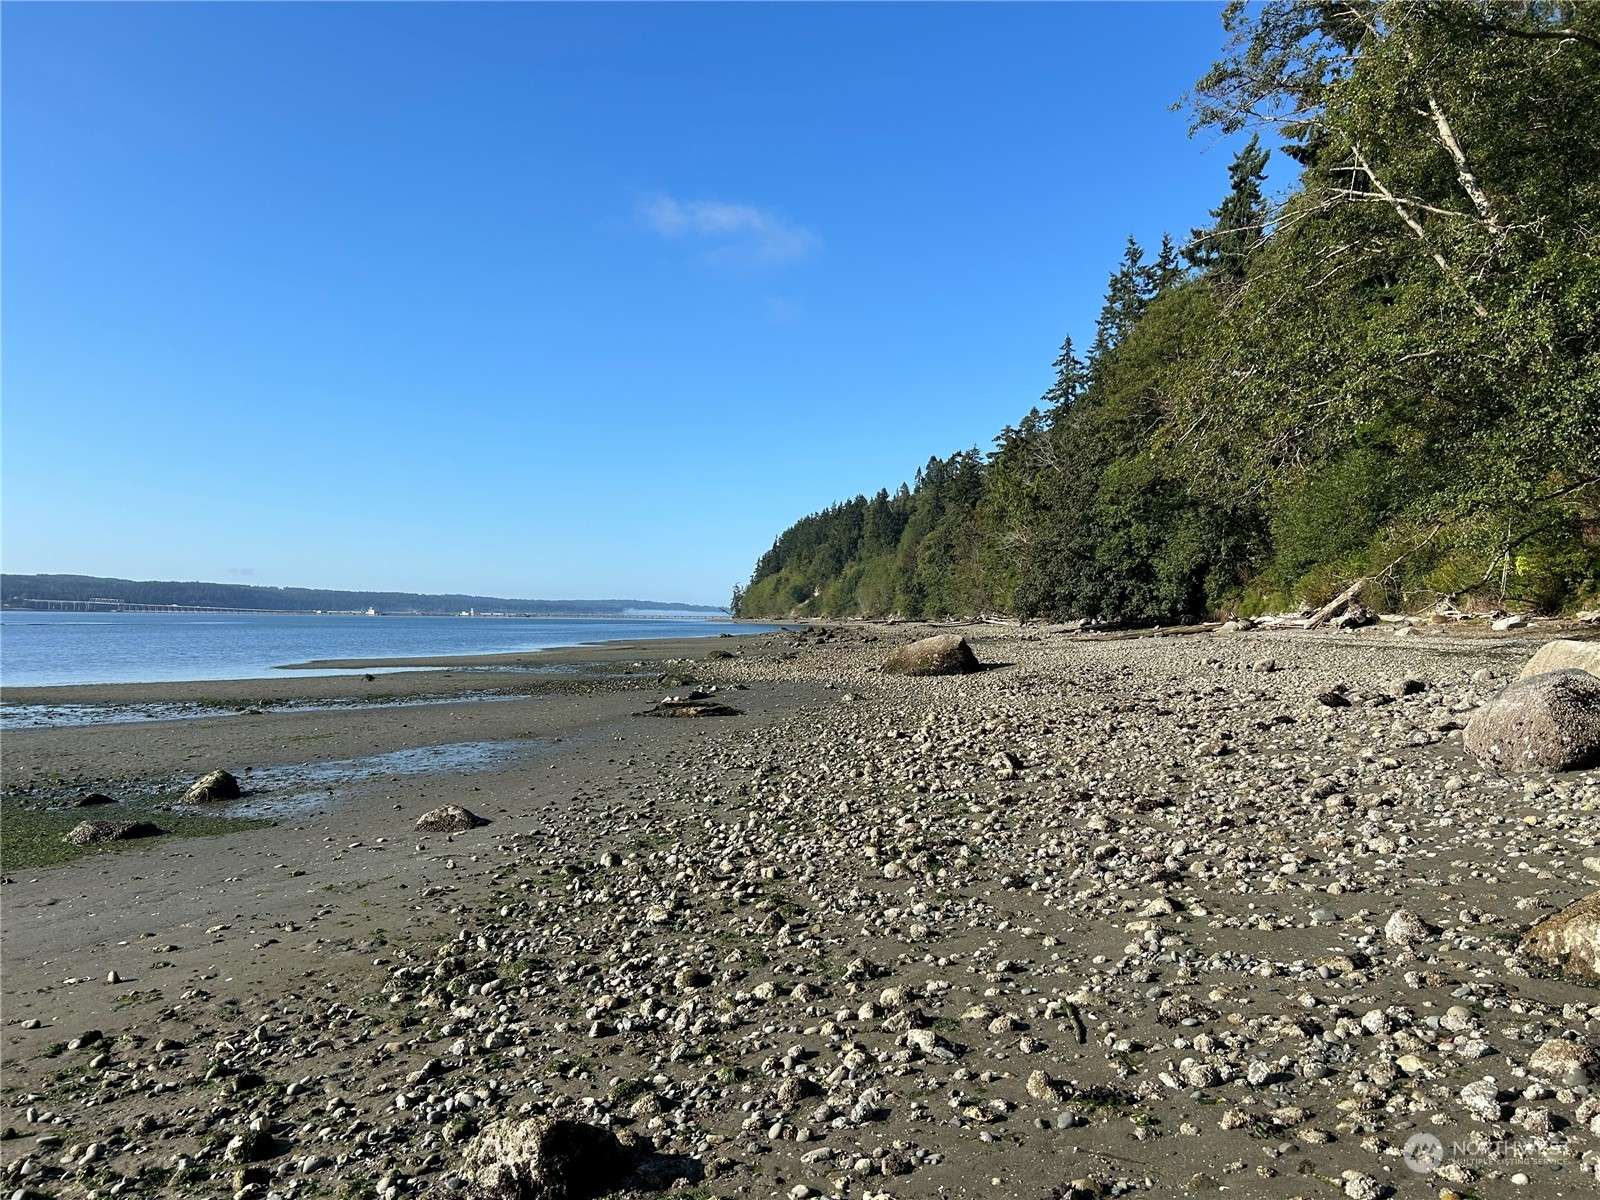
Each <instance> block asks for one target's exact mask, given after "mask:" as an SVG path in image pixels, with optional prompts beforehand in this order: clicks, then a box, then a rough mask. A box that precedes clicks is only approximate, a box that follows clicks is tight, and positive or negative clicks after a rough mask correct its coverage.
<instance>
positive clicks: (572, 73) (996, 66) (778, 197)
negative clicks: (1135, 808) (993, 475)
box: [3, 4, 1292, 603]
mask: <svg viewBox="0 0 1600 1200" xmlns="http://www.w3.org/2000/svg"><path fill="white" fill-rule="evenodd" d="M1217 12H1218V10H1217V8H1216V7H1215V6H1213V5H1208V4H1185V5H1154V4H1143V5H1120V6H1116V5H1055V6H1044V5H1026V6H1014V7H988V6H985V7H955V6H941V7H920V6H911V5H893V6H878V7H866V6H848V7H846V6H837V7H811V6H803V5H783V6H722V5H718V6H705V7H700V6H650V7H634V6H624V5H583V6H577V5H559V6H528V5H474V6H468V5H344V6H334V5H310V4H273V5H259V6H257V5H249V6H246V5H233V4H211V5H152V6H139V5H106V6H100V5H65V4H59V5H58V4H28V5H17V4H10V5H7V6H6V7H5V10H4V64H3V65H4V85H3V86H4V94H3V103H4V130H3V133H4V150H3V154H4V161H3V166H4V217H3V220H4V268H3V270H4V279H3V283H4V314H3V315H4V377H3V384H4V427H3V433H4V496H3V499H4V538H5V541H4V565H5V569H7V570H9V571H17V572H27V571H74V572H83V573H90V574H105V575H121V576H131V577H137V578H199V579H216V580H224V581H229V580H232V581H240V582H257V583H272V584H300V585H310V586H330V587H387V588H399V589H407V590H417V591H444V590H452V591H453V590H462V591H472V592H481V593H489V594H498V595H511V596H540V597H570V596H617V595H626V596H637V597H648V598H658V599H671V600H685V601H701V602H714V603H721V602H723V601H724V600H725V599H726V597H727V594H728V590H729V587H730V585H731V584H733V583H734V582H735V581H737V580H742V579H743V578H744V577H745V576H747V575H748V573H749V570H750V567H751V565H752V563H753V561H754V559H755V557H756V555H757V554H759V553H760V552H761V551H762V550H763V549H764V548H765V547H766V546H767V545H769V544H770V543H771V540H772V538H773V536H774V535H775V534H776V533H777V532H778V531H779V530H780V529H782V528H783V527H784V526H786V525H787V524H789V523H790V522H791V521H793V520H794V519H795V518H797V517H799V516H801V515H803V514H805V513H806V512H809V511H811V510H813V509H816V508H819V507H822V506H824V505H826V504H828V503H830V502H832V501H834V500H837V499H842V498H845V497H848V496H850V495H853V494H855V493H856V492H859V491H867V492H871V491H873V490H875V489H876V488H878V487H879V486H883V485H888V486H891V487H892V486H893V485H894V484H896V483H897V482H898V481H900V480H902V479H905V478H907V477H909V476H910V475H911V473H912V472H913V471H914V470H915V469H916V467H917V466H918V465H919V464H920V463H922V462H923V461H925V460H926V459H927V457H928V456H929V455H930V454H941V455H942V454H947V453H949V452H951V451H954V450H958V449H961V448H963V447H967V446H972V445H980V446H984V447H987V446H988V444H989V440H990V439H991V438H992V436H993V435H994V434H995V432H996V431H997V430H998V429H999V428H1000V427H1001V426H1002V425H1004V424H1006V423H1007V422H1009V421H1014V420H1015V419H1016V418H1017V417H1018V416H1019V415H1020V414H1021V413H1023V412H1024V411H1026V410H1027V408H1028V407H1029V406H1030V405H1031V404H1032V403H1033V402H1034V400H1035V399H1036V398H1037V396H1038V394H1039V393H1040V392H1041V391H1042V390H1043V389H1044V388H1045V386H1046V385H1047V384H1048V382H1049V376H1050V366H1049V364H1050V361H1051V359H1052V358H1053V357H1054V354H1055V351H1056V347H1057V345H1058V344H1059V343H1060V341H1061V338H1062V335H1063V334H1065V333H1068V332H1071V333H1072V334H1073V335H1074V337H1075V338H1077V339H1079V341H1080V344H1082V345H1086V344H1087V342H1088V340H1089V337H1090V334H1091V331H1092V327H1093V322H1094V317H1095V313H1096V312H1097V310H1098V308H1099V305H1100V300H1101V295H1102V292H1103V289H1104V284H1105V278H1106V274H1107V272H1108V271H1109V270H1110V268H1111V267H1112V266H1113V265H1114V263H1115V261H1116V259H1117V257H1118V256H1119V254H1120V252H1121V248H1122V242H1123V239H1124V237H1125V236H1126V235H1127V234H1129V233H1133V234H1134V235H1136V236H1137V237H1139V238H1140V239H1141V241H1144V242H1145V243H1146V244H1147V245H1148V244H1153V243H1155V242H1157V241H1158V240H1159V238H1160V235H1161V233H1162V231H1163V230H1171V231H1173V232H1174V233H1175V234H1183V233H1185V232H1186V231H1187V230H1188V228H1189V226H1191V225H1193V224H1197V223H1199V222H1200V221H1202V220H1203V218H1204V215H1205V212H1206V210H1207V209H1209V208H1210V207H1212V206H1213V205H1214V204H1215V203H1216V202H1217V200H1218V198H1219V197H1220V195H1221V194H1222V192H1223V190H1224V189H1225V186H1226V171H1227V164H1228V159H1229V157H1230V155H1231V153H1232V150H1233V148H1234V147H1233V146H1232V145H1229V144H1225V143H1218V142H1215V141H1212V140H1211V139H1209V138H1208V137H1202V138H1200V139H1195V140H1191V139H1190V138H1189V137H1188V136H1187V133H1186V119H1185V117H1184V116H1183V115H1182V114H1181V113H1175V112H1172V111H1170V106H1171V104H1172V103H1173V102H1174V101H1175V100H1176V99H1178V98H1179V97H1180V95H1181V94H1182V92H1183V91H1184V89H1185V88H1186V87H1187V86H1188V85H1189V83H1191V82H1192V81H1193V80H1194V79H1195V78H1196V77H1197V76H1198V74H1199V73H1200V72H1201V71H1203V70H1204V68H1205V66H1206V65H1207V63H1208V62H1209V61H1210V60H1211V58H1212V57H1214V56H1215V54H1216V51H1217V49H1218V47H1219V46H1220V44H1221V41H1222V33H1221V28H1220V25H1219V22H1218V17H1217ZM1289 166H1292V164H1285V163H1284V162H1282V161H1275V162H1274V165H1273V170H1274V173H1275V181H1276V182H1277V183H1278V184H1279V185H1280V186H1281V184H1282V183H1283V182H1284V181H1285V180H1286V179H1287V178H1288V170H1287V167H1289Z"/></svg>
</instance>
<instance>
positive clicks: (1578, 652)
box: [1517, 638, 1600, 679]
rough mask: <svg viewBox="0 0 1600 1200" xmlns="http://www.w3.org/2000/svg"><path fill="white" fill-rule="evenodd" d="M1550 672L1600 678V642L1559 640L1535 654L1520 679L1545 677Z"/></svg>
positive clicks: (1541, 648) (1523, 669) (1544, 646)
mask: <svg viewBox="0 0 1600 1200" xmlns="http://www.w3.org/2000/svg"><path fill="white" fill-rule="evenodd" d="M1549 671H1587V672H1588V673H1589V674H1590V675H1596V676H1600V642H1580V641H1578V640H1577V639H1576V638H1557V639H1556V640H1555V641H1553V642H1546V643H1545V644H1544V645H1542V646H1540V647H1539V648H1538V649H1537V650H1535V651H1534V652H1533V657H1532V658H1530V659H1529V660H1528V661H1527V664H1526V665H1525V666H1524V667H1523V668H1522V671H1521V673H1520V674H1518V676H1517V678H1518V679H1527V678H1529V677H1530V676H1533V675H1543V674H1545V673H1546V672H1549Z"/></svg>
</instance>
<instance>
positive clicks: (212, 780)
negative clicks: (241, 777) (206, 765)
mask: <svg viewBox="0 0 1600 1200" xmlns="http://www.w3.org/2000/svg"><path fill="white" fill-rule="evenodd" d="M239 796H240V791H239V781H238V780H237V779H235V778H234V777H233V776H232V775H230V774H228V772H226V771H212V772H211V773H209V774H207V775H202V776H200V778H199V779H196V780H195V781H194V782H193V783H191V784H190V785H189V790H188V791H187V792H185V793H184V794H183V798H184V800H185V801H186V802H187V803H189V804H200V803H204V802H205V801H207V800H237V799H238V798H239Z"/></svg>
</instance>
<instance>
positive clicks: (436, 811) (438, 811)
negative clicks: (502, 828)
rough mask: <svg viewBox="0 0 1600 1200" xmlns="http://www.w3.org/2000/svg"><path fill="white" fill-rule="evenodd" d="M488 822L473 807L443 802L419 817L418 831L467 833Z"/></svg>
mask: <svg viewBox="0 0 1600 1200" xmlns="http://www.w3.org/2000/svg"><path fill="white" fill-rule="evenodd" d="M488 823H489V822H488V821H486V820H484V819H483V818H482V817H480V816H479V815H478V814H477V813H475V812H473V811H472V810H471V809H468V808H462V807H461V805H459V804H441V805H440V806H439V807H438V808H430V809H429V810H428V811H427V812H425V813H423V814H422V815H421V816H420V817H418V818H417V832H419V833H465V832H466V831H467V830H469V829H476V828H477V827H478V826H479V825H487V824H488Z"/></svg>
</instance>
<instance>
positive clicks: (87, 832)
mask: <svg viewBox="0 0 1600 1200" xmlns="http://www.w3.org/2000/svg"><path fill="white" fill-rule="evenodd" d="M160 832H161V830H160V829H158V828H156V826H154V825H152V824H151V823H150V822H149V821H79V822H78V823H77V824H76V825H74V826H73V827H72V828H71V830H69V831H68V832H67V834H66V835H65V836H64V837H62V839H61V840H62V841H64V842H70V843H71V844H72V845H74V846H97V845H100V844H101V843H102V842H126V841H129V840H131V839H133V838H141V837H154V836H155V835H156V834H158V833H160Z"/></svg>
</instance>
